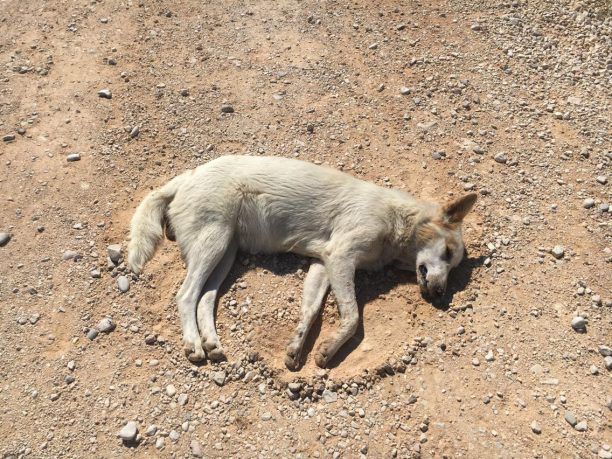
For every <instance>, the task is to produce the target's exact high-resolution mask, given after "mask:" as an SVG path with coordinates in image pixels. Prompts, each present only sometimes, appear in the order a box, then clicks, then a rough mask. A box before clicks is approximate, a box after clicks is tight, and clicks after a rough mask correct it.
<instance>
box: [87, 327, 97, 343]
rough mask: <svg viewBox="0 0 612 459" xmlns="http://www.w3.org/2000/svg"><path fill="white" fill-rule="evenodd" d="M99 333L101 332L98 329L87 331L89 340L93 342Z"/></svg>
mask: <svg viewBox="0 0 612 459" xmlns="http://www.w3.org/2000/svg"><path fill="white" fill-rule="evenodd" d="M98 333H99V331H98V330H97V329H96V328H90V329H89V330H88V331H87V338H89V339H90V340H91V341H93V340H94V339H96V337H97V336H98Z"/></svg>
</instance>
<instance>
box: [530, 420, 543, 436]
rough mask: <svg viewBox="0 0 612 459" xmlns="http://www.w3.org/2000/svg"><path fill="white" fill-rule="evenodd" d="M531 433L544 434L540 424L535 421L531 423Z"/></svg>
mask: <svg viewBox="0 0 612 459" xmlns="http://www.w3.org/2000/svg"><path fill="white" fill-rule="evenodd" d="M531 431H532V432H533V433H535V434H541V433H542V428H541V427H540V424H538V422H537V421H533V422H532V423H531Z"/></svg>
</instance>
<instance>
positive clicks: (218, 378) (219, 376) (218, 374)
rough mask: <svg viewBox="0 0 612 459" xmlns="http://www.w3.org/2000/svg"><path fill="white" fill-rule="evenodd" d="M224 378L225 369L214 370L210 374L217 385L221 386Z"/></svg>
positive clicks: (225, 376)
mask: <svg viewBox="0 0 612 459" xmlns="http://www.w3.org/2000/svg"><path fill="white" fill-rule="evenodd" d="M225 378H227V373H226V372H225V371H215V372H213V373H212V375H211V379H212V380H213V381H214V382H215V384H216V385H217V386H223V385H224V384H225Z"/></svg>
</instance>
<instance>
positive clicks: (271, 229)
mask: <svg viewBox="0 0 612 459" xmlns="http://www.w3.org/2000/svg"><path fill="white" fill-rule="evenodd" d="M236 223H237V225H236V226H237V228H236V230H237V231H236V236H237V238H238V243H239V247H240V249H241V250H243V251H245V252H249V253H252V254H256V253H278V252H293V253H297V254H300V255H305V256H311V257H316V258H320V256H321V253H322V251H323V250H324V247H325V236H326V233H327V230H326V228H325V225H324V224H321V223H320V222H316V221H312V220H311V221H307V219H306V218H304V213H303V209H300V208H299V206H297V205H295V203H294V205H292V203H290V202H287V201H286V200H279V199H278V198H277V197H275V196H272V195H267V194H263V193H261V194H253V193H250V194H245V195H244V197H243V199H242V202H241V205H240V210H239V212H238V216H237V222H236Z"/></svg>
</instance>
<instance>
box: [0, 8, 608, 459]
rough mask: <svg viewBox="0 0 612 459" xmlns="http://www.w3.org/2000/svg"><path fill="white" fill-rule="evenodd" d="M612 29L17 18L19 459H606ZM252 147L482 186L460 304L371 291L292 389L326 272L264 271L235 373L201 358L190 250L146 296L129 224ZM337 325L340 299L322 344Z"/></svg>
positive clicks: (8, 364) (445, 20) (13, 295)
mask: <svg viewBox="0 0 612 459" xmlns="http://www.w3.org/2000/svg"><path fill="white" fill-rule="evenodd" d="M373 4H376V6H372V5H373ZM611 11H612V5H611V4H610V3H609V1H607V0H600V1H588V0H580V1H567V0H554V1H553V0H548V1H546V0H530V1H527V2H526V1H523V0H519V1H514V0H493V1H478V0H475V1H469V0H460V1H448V0H447V1H443V0H433V1H431V2H417V1H415V2H405V3H404V4H401V5H399V6H397V5H396V3H392V2H382V3H381V2H374V3H372V2H367V1H357V2H347V1H344V0H339V1H334V2H316V1H310V0H303V1H297V0H288V1H281V2H240V1H226V2H220V1H219V2H196V1H191V2H189V1H180V0H179V1H176V2H162V1H160V0H154V1H146V0H134V1H132V0H123V1H119V0H104V1H96V0H89V1H82V0H75V1H68V0H63V1H53V2H46V1H41V0H32V1H28V2H23V1H21V2H19V1H16V0H6V1H3V2H2V6H1V8H0V61H1V63H2V67H1V70H0V136H2V140H1V141H0V162H1V164H2V168H1V169H0V200H1V202H2V206H1V208H0V233H2V234H0V256H1V259H2V263H0V304H1V307H0V453H1V454H2V455H3V457H130V456H134V457H192V456H193V457H223V458H226V457H236V458H238V457H241V458H242V457H262V458H267V457H303V458H306V457H333V458H336V457H366V456H367V457H420V456H423V457H486V456H494V457H581V458H582V457H601V458H611V457H612V451H611V449H610V444H611V443H612V433H611V419H610V410H611V409H612V389H611V388H612V385H611V383H610V382H611V373H610V369H611V368H612V357H611V353H612V350H611V349H610V346H612V338H611V336H612V333H611V332H612V313H611V308H612V295H611V293H610V285H611V281H612V274H611V273H612V271H611V268H610V263H611V261H612V248H611V239H612V237H611V236H612V233H611V231H610V224H611V223H610V222H611V221H610V212H611V209H610V201H611V193H610V181H611V180H612V177H610V163H611V160H612V149H611V142H610V118H611V117H610V113H612V112H611V108H610V102H611V100H612V97H611V93H610V88H611V87H612V85H611V82H612V81H611V80H612V78H611V77H612V20H611V16H610V14H611ZM228 106H230V107H231V109H230V108H228ZM222 107H225V108H223V109H222ZM230 153H242V154H251V155H264V154H265V155H277V156H288V157H297V158H301V159H304V160H308V161H312V162H317V163H323V164H327V165H330V166H332V167H335V168H338V169H342V170H345V171H347V172H348V173H350V174H353V175H355V176H358V177H360V178H363V179H366V180H369V181H372V182H375V183H378V184H380V185H382V186H391V187H396V188H402V189H406V190H408V191H411V192H413V193H415V194H418V195H419V196H422V197H426V198H431V199H439V200H445V199H448V198H450V197H452V196H457V195H459V194H461V193H463V192H464V190H475V191H477V192H478V193H479V202H478V203H477V205H476V208H475V211H474V212H473V214H471V215H470V216H469V217H468V219H467V221H466V228H465V238H466V243H467V247H468V250H469V258H468V259H467V260H466V261H465V262H464V263H463V265H462V266H461V267H460V268H459V269H457V270H456V271H455V272H454V273H453V275H452V277H451V285H450V287H451V292H450V297H449V299H448V300H449V301H448V307H447V308H441V309H436V308H434V307H433V306H432V305H430V304H428V303H426V302H424V301H423V300H422V299H421V298H420V296H419V294H418V287H417V286H416V284H415V282H414V277H411V276H409V275H406V274H404V273H402V272H399V271H395V270H393V269H387V270H385V271H383V272H381V273H378V274H365V273H360V274H359V275H358V276H357V284H358V296H359V302H360V305H361V306H363V316H364V320H363V324H362V325H361V327H360V330H359V332H358V335H357V336H356V337H355V338H354V339H353V340H351V342H349V344H348V345H347V346H346V347H345V349H344V350H343V351H342V353H341V355H340V356H339V357H338V358H337V359H336V360H334V361H333V362H332V368H330V369H328V370H326V371H321V370H318V369H317V368H316V366H315V365H314V363H313V362H312V357H311V356H310V355H309V356H308V358H307V361H306V363H305V366H304V368H303V369H301V370H300V371H298V372H289V371H287V370H286V369H285V368H284V366H283V357H284V349H285V345H286V344H287V342H288V339H289V337H290V336H291V333H292V331H293V328H294V326H295V324H297V318H298V310H299V302H300V295H301V288H302V284H303V278H304V271H305V270H307V265H308V261H307V260H304V259H301V258H299V257H295V256H291V255H286V256H277V257H250V256H249V257H247V256H246V255H241V256H239V259H238V262H237V263H236V266H235V268H234V270H233V271H232V273H231V274H230V277H229V279H228V282H227V285H226V287H225V292H224V295H223V297H222V298H221V300H220V303H219V308H218V309H219V310H218V314H217V316H218V329H219V333H220V337H221V340H222V343H223V345H224V346H225V348H226V350H227V353H228V361H227V362H224V363H221V364H205V365H202V366H199V367H197V366H193V365H192V364H190V363H189V362H188V361H187V360H186V359H185V357H184V355H183V353H182V345H181V340H180V329H179V322H178V318H177V311H176V305H175V303H174V295H175V293H176V291H177V289H178V286H179V285H180V282H181V281H182V278H183V276H184V267H183V264H182V262H181V260H180V256H179V253H178V250H177V247H176V245H175V244H172V243H170V242H166V243H165V244H164V245H163V247H162V248H161V249H160V250H159V252H158V253H157V255H156V257H155V258H154V260H153V261H152V262H151V263H150V264H149V265H147V268H146V270H145V274H144V275H143V276H141V278H140V279H136V278H134V277H132V276H131V275H130V274H129V273H128V272H127V270H126V268H125V265H124V263H123V257H124V256H125V247H126V237H127V235H128V226H129V221H130V218H131V215H132V213H133V211H134V209H135V207H136V205H137V204H138V203H139V202H140V200H141V199H142V198H143V197H144V196H145V195H146V193H147V192H148V191H149V190H150V189H151V188H153V187H157V186H159V185H161V184H163V183H165V182H166V181H167V180H168V179H170V178H171V177H173V176H175V175H176V174H178V173H180V172H181V171H184V170H186V169H189V168H193V167H195V166H197V165H199V164H202V163H205V162H206V161H208V160H210V159H212V158H216V157H219V156H221V155H225V154H230ZM117 245H119V247H117ZM109 246H110V247H109ZM336 321H337V313H336V312H335V305H334V299H333V295H330V297H329V298H328V299H327V305H326V309H325V312H324V314H323V317H322V319H321V321H320V322H319V323H318V324H317V326H316V327H315V328H316V329H315V330H314V332H313V337H312V340H311V343H310V346H312V342H314V340H315V339H316V338H317V336H318V335H319V334H321V335H324V334H325V333H327V332H328V331H329V330H330V329H331V328H333V327H334V326H335V324H334V322H336Z"/></svg>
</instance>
